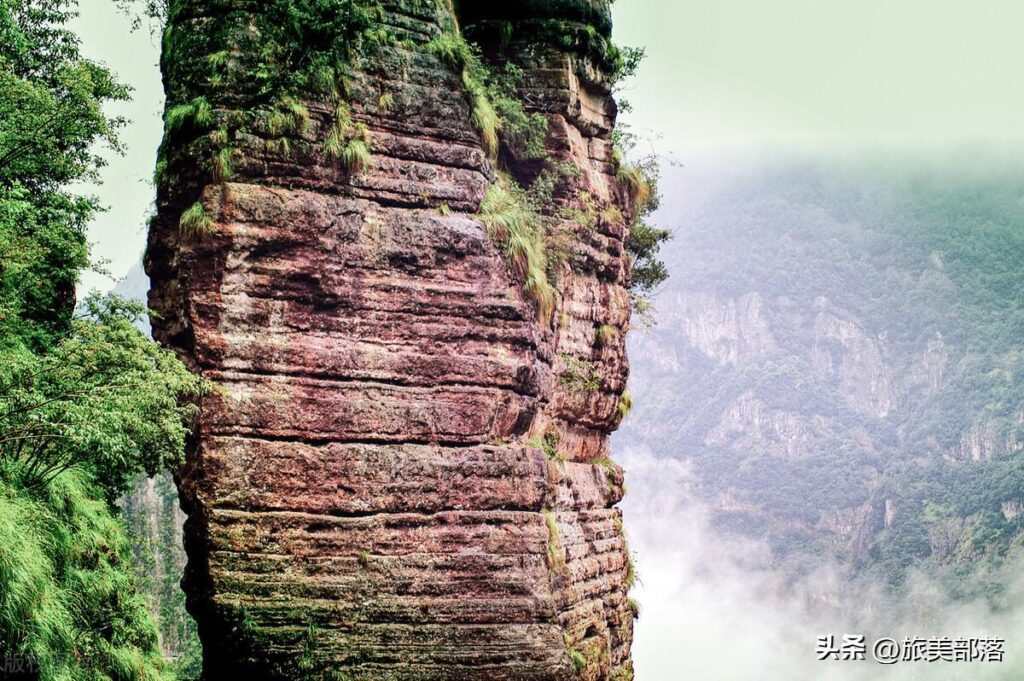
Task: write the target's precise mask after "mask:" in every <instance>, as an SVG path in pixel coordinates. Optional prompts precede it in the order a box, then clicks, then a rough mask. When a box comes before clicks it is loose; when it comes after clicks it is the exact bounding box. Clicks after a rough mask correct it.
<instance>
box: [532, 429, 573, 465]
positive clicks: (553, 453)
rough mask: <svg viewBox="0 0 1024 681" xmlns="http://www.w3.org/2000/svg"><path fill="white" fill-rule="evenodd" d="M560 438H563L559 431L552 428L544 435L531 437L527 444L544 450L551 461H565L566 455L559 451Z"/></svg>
mask: <svg viewBox="0 0 1024 681" xmlns="http://www.w3.org/2000/svg"><path fill="white" fill-rule="evenodd" d="M560 440H561V438H560V437H559V435H558V431H555V430H551V431H548V432H546V433H544V435H543V437H536V438H533V439H531V440H530V441H529V442H527V444H528V445H529V446H531V447H536V448H537V449H540V450H541V451H543V452H544V455H545V456H547V457H548V459H549V460H550V461H555V462H557V463H563V462H565V456H563V455H562V453H561V452H559V451H558V443H559V441H560Z"/></svg>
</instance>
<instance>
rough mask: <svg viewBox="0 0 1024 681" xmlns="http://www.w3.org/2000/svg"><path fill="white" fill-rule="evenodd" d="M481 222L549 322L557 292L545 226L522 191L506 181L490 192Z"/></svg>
mask: <svg viewBox="0 0 1024 681" xmlns="http://www.w3.org/2000/svg"><path fill="white" fill-rule="evenodd" d="M480 219H481V221H483V223H484V226H486V227H487V233H488V234H489V235H490V236H491V238H492V239H494V240H495V241H496V242H497V243H498V244H500V245H501V246H502V247H503V248H504V249H505V252H506V255H507V256H508V260H509V263H510V264H511V266H512V269H513V271H514V272H515V274H516V275H517V276H518V277H519V278H520V279H521V280H522V281H523V290H524V291H525V292H526V294H527V295H528V296H530V297H531V298H533V299H534V301H535V302H536V303H537V308H538V311H539V315H540V318H541V319H545V320H550V318H551V314H552V312H553V311H554V306H555V291H554V287H552V285H551V283H550V281H549V280H548V264H547V252H546V249H545V245H544V222H543V220H542V219H541V217H540V215H539V214H538V213H537V211H536V210H534V209H532V208H531V207H530V205H529V203H528V201H527V199H526V197H525V195H524V192H523V190H521V189H520V188H519V187H518V186H516V185H515V183H514V182H512V181H511V180H509V179H507V178H503V179H500V180H499V181H498V182H496V183H494V184H492V185H491V186H489V187H488V188H487V193H486V194H485V195H484V198H483V201H482V202H481V203H480Z"/></svg>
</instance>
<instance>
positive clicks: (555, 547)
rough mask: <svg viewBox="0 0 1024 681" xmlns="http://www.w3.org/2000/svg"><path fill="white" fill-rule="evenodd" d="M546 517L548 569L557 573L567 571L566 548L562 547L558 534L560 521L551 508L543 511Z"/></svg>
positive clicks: (542, 513)
mask: <svg viewBox="0 0 1024 681" xmlns="http://www.w3.org/2000/svg"><path fill="white" fill-rule="evenodd" d="M541 515H542V516H544V524H545V525H547V528H548V567H549V568H551V570H553V571H555V572H561V571H562V570H564V569H565V547H563V546H562V537H561V536H560V535H559V533H558V519H557V518H556V517H555V512H554V511H552V510H551V509H549V508H545V509H543V510H542V511H541Z"/></svg>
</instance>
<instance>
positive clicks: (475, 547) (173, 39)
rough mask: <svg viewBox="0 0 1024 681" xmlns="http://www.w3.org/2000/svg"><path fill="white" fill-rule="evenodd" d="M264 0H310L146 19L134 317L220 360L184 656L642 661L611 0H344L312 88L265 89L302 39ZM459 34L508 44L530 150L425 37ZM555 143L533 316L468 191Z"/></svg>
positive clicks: (192, 490) (191, 548)
mask: <svg viewBox="0 0 1024 681" xmlns="http://www.w3.org/2000/svg"><path fill="white" fill-rule="evenodd" d="M282 4H287V5H288V6H289V8H290V9H295V7H296V6H298V7H299V9H300V10H303V11H305V9H307V8H306V7H305V5H306V4H308V6H309V11H310V12H312V11H314V9H315V8H316V6H318V5H319V4H320V3H315V2H309V3H302V2H297V3H296V2H292V3H281V2H268V3H260V2H255V1H245V0H243V1H234V2H198V0H180V1H178V2H174V3H172V8H171V13H170V17H169V24H168V28H167V34H166V36H165V48H164V58H163V70H164V75H165V85H166V89H167V93H168V115H167V121H168V128H167V136H166V138H165V142H164V147H163V151H162V154H163V160H162V161H161V165H160V168H159V171H158V172H159V196H158V215H157V216H156V218H155V219H154V221H153V224H152V226H151V230H150V238H149V247H148V252H147V258H146V269H147V272H148V274H149V275H150V277H151V279H152V289H151V291H150V305H151V307H152V308H153V309H154V310H156V311H157V312H158V313H159V317H157V318H155V319H154V320H153V324H154V333H155V336H156V337H157V338H158V339H159V340H161V341H162V342H164V343H166V344H169V345H171V346H173V347H175V348H176V349H177V350H178V351H179V352H180V353H181V355H182V356H183V357H185V358H186V359H187V360H188V361H189V362H190V363H191V365H192V366H193V368H194V369H196V370H197V371H200V372H201V373H202V374H203V375H205V376H206V377H208V378H210V379H212V380H214V381H215V382H216V383H217V384H218V385H219V386H220V390H219V391H218V392H217V393H216V394H214V395H211V396H210V397H208V398H206V399H205V400H204V401H203V402H202V404H201V416H200V419H199V422H198V424H197V434H196V437H195V439H194V442H193V443H192V450H191V452H190V455H189V460H188V463H187V465H186V467H185V469H184V471H183V473H182V474H181V476H180V480H179V487H180V489H181V493H182V500H183V501H182V503H183V506H184V508H185V510H186V512H187V513H188V515H189V518H188V521H187V523H186V549H187V552H188V556H189V563H188V567H187V569H186V577H185V588H186V591H187V594H188V604H189V609H190V612H191V613H192V614H193V615H194V616H195V617H196V619H197V621H198V624H199V630H200V637H201V639H202V641H203V646H204V656H205V676H206V678H208V679H211V680H219V679H228V678H236V677H237V676H239V675H242V674H245V675H246V678H250V679H298V678H331V679H410V680H411V679H417V680H420V679H569V678H586V679H630V678H632V665H631V662H630V656H629V649H630V643H631V639H632V622H633V617H634V608H633V607H632V606H631V604H630V603H629V601H628V600H627V591H628V588H629V586H630V583H631V581H632V579H633V576H632V567H631V563H630V558H629V553H628V548H627V546H626V543H625V539H624V536H623V532H622V525H621V516H620V513H619V511H618V510H617V509H615V508H614V506H615V504H616V503H617V502H618V501H619V500H620V498H621V495H622V491H623V486H622V473H621V470H620V469H619V468H618V467H617V466H616V465H614V464H612V463H610V461H609V459H608V455H609V440H608V436H609V434H610V433H611V432H612V430H614V428H615V427H616V426H617V425H618V422H619V420H620V419H621V416H622V412H623V409H622V407H623V405H624V403H625V400H624V399H623V397H622V395H623V392H624V389H625V382H626V376H627V372H628V366H627V363H626V359H625V353H624V337H625V332H626V330H627V326H628V323H629V297H628V293H627V289H626V286H627V284H628V277H629V273H628V262H629V261H628V256H627V255H626V253H625V251H624V239H625V237H626V233H627V230H628V227H627V225H628V222H629V218H630V215H631V213H632V212H633V209H634V208H633V206H632V205H631V200H630V195H629V192H628V191H626V190H625V189H624V188H623V187H622V186H620V184H621V183H620V181H619V180H618V179H617V176H616V170H617V168H616V162H615V160H614V157H613V151H612V145H611V132H612V128H613V125H614V120H615V104H614V101H613V99H612V97H611V92H610V86H609V75H610V74H609V69H610V68H611V66H610V65H609V63H608V61H607V59H605V58H604V57H606V56H607V49H608V45H607V38H608V34H609V32H610V21H609V12H608V6H607V2H604V1H603V0H575V1H572V2H570V1H568V0H565V1H558V2H554V1H551V2H530V1H527V0H523V1H521V2H506V3H501V4H500V8H496V7H495V6H492V5H491V4H490V3H484V2H480V3H473V2H462V3H459V4H460V8H459V12H458V15H457V16H456V13H455V10H454V8H452V7H451V6H450V5H449V4H446V3H443V2H439V3H435V2H432V1H430V2H423V1H417V0H385V1H383V2H381V3H379V4H378V3H364V4H367V5H368V7H369V9H368V14H366V15H365V16H362V17H361V19H362V20H363V21H364V22H365V23H364V24H363V25H360V26H359V27H358V30H359V31H360V33H359V39H360V40H361V41H363V42H364V43H366V42H368V40H369V38H368V37H372V38H373V40H372V41H370V42H372V46H371V47H372V49H371V48H370V47H368V48H367V49H363V50H361V51H360V53H359V54H358V55H357V56H356V57H355V58H353V59H352V60H351V63H350V64H346V65H345V69H344V71H345V73H344V74H343V75H342V74H341V73H340V72H339V70H340V69H341V66H340V65H338V64H331V65H329V68H334V69H335V72H334V76H335V79H334V83H333V84H331V85H330V87H328V88H326V90H333V94H323V95H320V96H315V95H310V94H309V93H308V92H302V93H299V96H298V97H297V99H299V100H300V101H294V100H293V99H289V98H282V97H279V98H278V99H276V100H269V101H268V100H265V99H264V100H261V99H260V93H261V92H262V90H260V88H261V87H263V85H262V84H263V83H264V81H263V80H261V78H263V73H264V71H262V70H261V69H264V68H265V66H266V65H267V64H277V65H281V64H284V65H285V66H286V67H287V65H288V64H291V63H292V62H290V61H288V60H290V59H294V58H295V57H294V55H295V54H296V53H298V52H301V51H302V50H303V49H304V48H305V47H306V45H304V43H303V42H302V40H309V41H311V44H312V41H314V39H319V38H317V36H306V37H303V36H302V32H301V31H299V32H298V34H297V35H299V37H300V38H301V39H302V40H299V39H296V40H294V41H293V42H292V43H287V42H282V41H281V40H277V41H276V42H275V41H270V40H269V39H268V35H269V32H270V31H272V30H276V28H275V26H276V23H275V22H277V21H278V19H277V17H276V15H272V12H274V11H275V9H276V8H277V7H278V6H280V5H282ZM349 4H350V5H353V6H355V5H359V4H360V3H349ZM282 30H284V29H282ZM459 31H461V32H462V33H464V34H466V35H469V36H471V37H473V38H474V39H475V40H477V41H478V42H479V43H480V44H481V45H483V46H484V59H485V60H488V59H489V60H491V61H492V63H495V64H498V63H501V62H503V61H505V60H513V61H515V62H516V63H517V64H519V65H520V66H521V67H522V69H523V72H524V74H525V77H524V79H523V81H522V86H521V87H520V91H519V96H520V97H521V99H522V101H523V102H524V103H525V108H526V111H527V112H528V113H533V114H536V113H539V114H541V115H543V116H544V117H545V118H546V120H547V123H548V134H547V138H546V144H545V146H546V154H545V158H544V160H542V161H523V162H520V159H516V158H510V157H509V156H508V155H507V154H506V150H505V149H504V147H502V148H501V149H500V150H498V151H499V152H500V153H501V160H497V159H496V158H495V157H494V155H493V154H492V153H490V152H493V151H494V150H493V149H489V148H488V147H489V146H490V145H489V144H488V141H487V139H486V135H484V138H483V141H481V139H482V138H481V130H480V127H481V126H480V125H479V121H477V120H476V118H477V117H478V114H479V111H477V110H476V109H475V103H474V96H475V95H474V93H473V92H472V87H471V86H472V83H470V82H469V81H468V79H467V78H466V77H465V74H464V73H462V74H460V72H459V69H458V67H457V65H456V66H453V65H452V63H451V62H450V61H446V60H445V59H443V58H442V56H439V55H438V54H436V53H435V52H434V51H431V50H430V49H428V48H429V46H430V45H431V44H432V43H433V42H435V41H437V40H438V38H439V37H440V36H442V35H451V34H453V33H457V32H459ZM284 34H285V35H290V33H288V32H287V31H285V33H284ZM275 36H276V37H277V38H279V37H280V36H277V34H275ZM327 39H328V41H335V42H336V41H337V40H338V36H327ZM183 112H184V113H183ZM185 114H187V116H186V115H185ZM341 119H344V120H343V121H342V120H341ZM342 122H343V123H344V125H343V126H341V124H342ZM474 123H477V125H474ZM338 126H341V127H343V128H344V130H345V131H346V132H345V135H346V139H345V140H344V141H345V143H346V144H347V145H348V146H346V147H345V149H344V150H343V152H342V153H341V154H339V153H337V152H336V151H332V148H331V147H332V144H333V143H331V142H329V141H328V140H330V139H331V135H332V134H333V131H334V130H335V129H337V128H338ZM485 132H486V131H485ZM335 142H337V140H335ZM360 144H362V145H364V146H365V151H366V152H368V154H367V155H368V156H369V158H363V157H362V156H363V155H362V154H361V151H362V150H361V149H359V145H360ZM349 152H352V154H355V156H356V157H353V156H352V155H351V154H349ZM566 164H571V166H572V167H573V168H574V172H573V177H574V178H575V179H574V181H572V182H562V183H559V184H558V186H557V187H556V188H555V189H554V192H553V196H552V210H551V211H549V213H550V214H549V215H548V218H549V220H550V219H554V220H555V222H556V223H557V225H556V228H555V229H554V230H552V231H553V232H557V234H558V235H559V238H560V239H561V240H562V241H561V243H563V244H568V245H567V246H566V247H564V248H562V249H561V251H562V252H561V256H560V257H558V258H554V257H552V258H551V259H550V261H549V263H548V267H547V270H548V272H547V274H548V276H549V278H550V281H551V282H552V284H553V286H554V291H553V297H552V300H551V301H550V304H552V305H553V307H554V309H553V311H549V310H547V309H545V308H546V305H545V304H543V303H541V304H538V301H537V300H535V299H534V297H533V296H531V295H529V294H528V291H529V286H528V285H527V284H528V282H525V281H524V280H523V273H522V271H521V268H518V267H516V266H515V261H514V259H512V261H510V259H509V257H508V253H507V252H506V251H507V250H508V249H509V248H510V246H509V245H508V244H504V243H501V242H500V240H496V239H495V238H493V237H492V236H489V234H488V231H487V229H486V228H485V224H484V221H483V220H482V219H481V218H480V216H478V212H479V210H480V205H481V201H482V200H483V199H484V197H485V193H486V191H487V189H488V187H489V186H490V185H492V183H494V182H495V181H496V179H497V174H496V171H497V170H498V169H499V168H504V169H506V170H508V171H509V172H510V173H511V174H512V176H513V179H514V180H518V181H519V182H521V183H524V182H528V181H530V180H532V179H533V178H535V177H536V176H537V174H538V173H539V172H540V171H541V169H542V167H543V166H549V167H551V166H560V167H565V166H566ZM595 207H596V208H595ZM555 208H558V210H557V212H556V211H555V210H554V209H555ZM598 209H600V210H601V216H602V217H600V218H596V219H592V220H588V219H581V218H576V219H572V218H565V217H564V216H567V215H572V214H576V215H577V216H579V215H594V214H595V213H596V212H597V211H598ZM552 216H556V217H554V218H552ZM557 216H562V217H561V218H559V217H557Z"/></svg>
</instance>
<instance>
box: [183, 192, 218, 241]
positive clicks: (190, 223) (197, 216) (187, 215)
mask: <svg viewBox="0 0 1024 681" xmlns="http://www.w3.org/2000/svg"><path fill="white" fill-rule="evenodd" d="M179 226H180V227H181V233H182V234H183V235H184V236H186V237H188V238H201V237H204V236H207V235H209V234H212V233H213V231H214V224H213V218H212V217H210V214H209V213H207V212H206V207H205V206H204V205H203V204H202V203H201V202H200V201H196V202H195V203H193V204H192V206H191V207H190V208H189V209H188V210H186V211H185V212H184V213H182V214H181V220H180V221H179Z"/></svg>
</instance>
